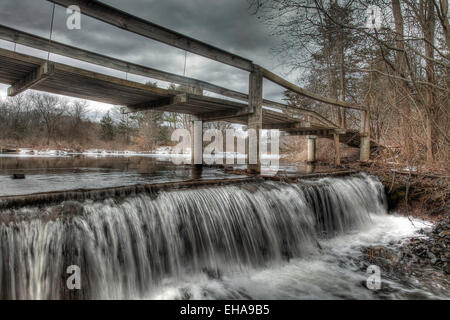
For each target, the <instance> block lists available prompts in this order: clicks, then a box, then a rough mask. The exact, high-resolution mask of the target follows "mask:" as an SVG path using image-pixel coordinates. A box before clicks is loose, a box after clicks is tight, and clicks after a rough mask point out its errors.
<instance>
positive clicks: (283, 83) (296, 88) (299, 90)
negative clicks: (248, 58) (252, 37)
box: [260, 67, 365, 110]
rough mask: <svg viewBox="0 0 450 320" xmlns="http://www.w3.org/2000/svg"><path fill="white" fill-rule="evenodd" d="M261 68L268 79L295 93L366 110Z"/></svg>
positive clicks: (340, 105)
mask: <svg viewBox="0 0 450 320" xmlns="http://www.w3.org/2000/svg"><path fill="white" fill-rule="evenodd" d="M260 68H261V70H262V74H263V76H264V78H266V79H268V80H270V81H272V82H274V83H276V84H278V85H280V86H282V87H283V88H285V89H288V90H291V91H293V92H295V93H298V94H300V95H302V96H305V97H308V98H311V99H313V100H316V101H321V102H324V103H327V104H331V105H335V106H339V107H343V108H349V109H357V110H364V109H365V108H363V107H360V106H355V105H351V104H349V103H347V102H345V101H339V100H336V99H331V98H327V97H323V96H321V95H318V94H316V93H314V92H311V91H309V90H306V89H303V88H300V87H299V86H297V85H295V84H293V83H291V82H289V81H287V80H285V79H283V78H281V77H280V76H278V75H276V74H275V73H273V72H271V71H269V70H267V69H265V68H262V67H260Z"/></svg>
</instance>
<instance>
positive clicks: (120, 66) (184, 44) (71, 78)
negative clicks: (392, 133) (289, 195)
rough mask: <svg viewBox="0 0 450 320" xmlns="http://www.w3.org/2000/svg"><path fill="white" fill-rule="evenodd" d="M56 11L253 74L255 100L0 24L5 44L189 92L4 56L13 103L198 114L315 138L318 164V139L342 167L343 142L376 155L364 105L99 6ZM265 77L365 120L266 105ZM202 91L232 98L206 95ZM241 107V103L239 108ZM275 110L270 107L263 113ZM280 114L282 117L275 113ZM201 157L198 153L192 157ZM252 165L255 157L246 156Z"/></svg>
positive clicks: (65, 2) (86, 2)
mask: <svg viewBox="0 0 450 320" xmlns="http://www.w3.org/2000/svg"><path fill="white" fill-rule="evenodd" d="M48 1H50V2H53V3H54V4H55V5H56V4H58V5H61V6H65V7H68V6H70V5H77V6H79V7H80V9H81V13H82V14H85V15H88V16H90V17H93V18H96V19H99V20H101V21H103V22H105V23H108V24H111V25H114V26H116V27H118V28H121V29H124V30H127V31H130V32H133V33H136V34H139V35H141V36H144V37H147V38H149V39H153V40H156V41H160V42H163V43H166V44H168V45H171V46H174V47H177V48H180V49H183V50H186V51H189V52H192V53H195V54H198V55H201V56H204V57H207V58H210V59H212V60H215V61H218V62H221V63H224V64H227V65H230V66H233V67H236V68H239V69H241V70H245V71H247V72H249V93H248V94H246V93H241V92H238V91H234V90H229V89H226V88H224V87H220V86H216V85H214V84H211V83H208V82H205V81H201V80H197V79H193V78H189V77H183V76H179V75H176V74H173V73H168V72H164V71H161V70H157V69H154V68H149V67H146V66H142V65H138V64H134V63H131V62H127V61H123V60H119V59H115V58H112V57H108V56H105V55H102V54H99V53H95V52H91V51H87V50H84V49H80V48H76V47H73V46H69V45H66V44H63V43H60V42H56V41H53V40H50V39H46V38H43V37H39V36H36V35H33V34H30V33H26V32H23V31H19V30H16V29H12V28H9V27H7V26H4V25H1V24H0V39H3V40H7V41H11V42H14V43H18V44H21V45H24V46H27V47H32V48H36V49H40V50H43V51H48V52H49V53H50V52H51V53H54V54H58V55H62V56H66V57H69V58H72V59H76V60H80V61H84V62H88V63H92V64H96V65H100V66H103V67H107V68H111V69H114V70H120V71H124V72H128V73H131V74H136V75H141V76H145V77H148V78H153V79H157V80H162V81H167V82H172V83H175V84H179V85H181V86H180V87H181V88H187V89H185V90H168V89H162V88H156V87H153V86H149V85H145V84H142V83H138V82H134V81H129V80H125V79H122V78H118V77H113V76H108V75H105V74H101V73H97V72H92V71H89V70H86V69H81V68H76V67H73V66H69V65H65V64H61V63H56V62H53V61H49V60H45V59H41V58H37V57H35V56H30V55H26V54H21V53H17V52H13V51H11V50H6V49H0V82H1V83H5V84H9V85H11V86H10V87H9V88H8V95H9V96H14V95H17V94H19V93H21V92H23V91H25V90H27V89H33V90H39V91H44V92H49V93H54V94H60V95H65V96H70V97H76V98H82V99H87V100H93V101H98V102H103V103H110V104H115V105H122V106H126V110H127V112H139V111H143V110H162V111H170V112H176V113H184V114H191V115H193V116H194V117H193V119H194V120H195V121H228V122H232V123H238V124H244V125H247V128H249V129H256V131H257V132H258V133H259V129H280V130H281V131H283V132H285V133H286V134H288V135H305V136H308V137H309V139H308V151H309V154H308V160H309V161H311V162H313V161H315V138H316V137H327V138H332V139H334V140H335V142H336V143H335V147H336V149H335V152H336V159H337V162H338V163H339V161H340V160H339V159H340V155H339V141H341V142H344V143H345V142H348V143H353V144H355V142H356V143H359V144H360V150H361V152H360V159H361V161H367V160H368V159H369V153H370V129H369V123H370V117H369V112H368V110H367V109H366V108H365V107H363V106H357V105H352V104H350V103H348V102H345V101H339V100H336V99H331V98H328V97H324V96H321V95H318V94H315V93H313V92H310V91H308V90H305V89H303V88H301V87H299V86H297V85H295V84H293V83H290V82H288V81H286V80H285V79H283V78H281V77H279V76H277V75H276V74H274V73H272V72H270V71H269V70H267V69H265V68H263V67H261V66H258V65H256V64H254V63H253V62H252V61H251V60H248V59H246V58H243V57H240V56H237V55H235V54H232V53H229V52H227V51H225V50H222V49H219V48H216V47H214V46H211V45H209V44H207V43H204V42H201V41H199V40H196V39H194V38H190V37H187V36H185V35H182V34H180V33H177V32H175V31H172V30H169V29H166V28H164V27H161V26H159V25H156V24H154V23H152V22H149V21H146V20H143V19H141V18H138V17H136V16H133V15H131V14H128V13H126V12H123V11H121V10H118V9H116V8H113V7H111V6H108V5H105V4H103V3H102V2H99V1H93V0H48ZM263 78H266V79H268V80H270V81H272V82H274V83H276V84H278V85H280V86H281V87H283V88H284V89H287V90H290V91H293V92H295V93H297V94H300V95H302V96H305V97H308V98H310V99H313V100H316V101H319V102H321V103H324V104H328V105H332V106H335V107H338V108H344V109H354V110H358V111H359V112H360V113H361V126H360V129H359V130H355V129H353V130H352V129H348V128H345V127H344V126H343V125H342V124H339V125H338V124H335V123H333V122H332V121H331V120H328V119H326V118H325V117H323V116H321V115H320V114H318V113H317V112H315V111H313V110H307V109H303V108H299V107H296V106H288V105H285V104H281V103H278V102H274V101H270V100H266V99H263ZM203 91H209V92H212V93H215V94H219V95H221V96H224V97H226V98H232V99H233V100H230V99H226V98H213V97H207V96H204V95H203ZM236 100H237V101H241V102H236ZM264 106H265V107H269V108H264ZM274 109H276V110H278V111H274ZM192 154H194V152H192ZM247 158H248V157H247ZM248 170H249V171H250V172H260V160H259V156H258V157H257V161H256V163H249V164H248Z"/></svg>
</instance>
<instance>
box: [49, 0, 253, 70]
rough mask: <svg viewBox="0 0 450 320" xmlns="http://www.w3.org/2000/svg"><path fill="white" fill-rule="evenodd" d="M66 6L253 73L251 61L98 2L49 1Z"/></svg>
mask: <svg viewBox="0 0 450 320" xmlns="http://www.w3.org/2000/svg"><path fill="white" fill-rule="evenodd" d="M48 1H50V2H53V3H56V4H59V5H61V6H64V7H68V6H71V5H77V6H79V7H80V9H81V13H82V14H85V15H88V16H90V17H93V18H95V19H98V20H101V21H103V22H106V23H108V24H111V25H114V26H116V27H118V28H120V29H124V30H127V31H130V32H133V33H136V34H139V35H141V36H144V37H147V38H150V39H153V40H157V41H160V42H163V43H166V44H168V45H171V46H174V47H177V48H180V49H183V50H186V51H189V52H192V53H195V54H198V55H201V56H204V57H206V58H209V59H212V60H215V61H219V62H222V63H225V64H228V65H230V66H233V67H236V68H239V69H242V70H246V71H251V70H252V61H251V60H248V59H246V58H243V57H240V56H238V55H236V54H233V53H230V52H227V51H225V50H222V49H220V48H217V47H215V46H212V45H210V44H207V43H205V42H202V41H199V40H197V39H194V38H191V37H188V36H185V35H183V34H181V33H178V32H175V31H172V30H170V29H167V28H164V27H162V26H159V25H157V24H155V23H152V22H150V21H147V20H144V19H142V18H139V17H136V16H134V15H131V14H129V13H127V12H124V11H121V10H119V9H116V8H114V7H111V6H109V5H106V4H104V3H101V2H99V1H93V0H48Z"/></svg>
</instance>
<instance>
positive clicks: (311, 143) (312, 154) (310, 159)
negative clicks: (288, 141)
mask: <svg viewBox="0 0 450 320" xmlns="http://www.w3.org/2000/svg"><path fill="white" fill-rule="evenodd" d="M316 139H317V136H307V140H308V156H307V161H306V162H307V163H314V162H316Z"/></svg>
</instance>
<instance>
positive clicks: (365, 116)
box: [359, 110, 370, 162]
mask: <svg viewBox="0 0 450 320" xmlns="http://www.w3.org/2000/svg"><path fill="white" fill-rule="evenodd" d="M360 135H361V142H360V147H359V149H360V155H359V160H360V161H364V162H365V161H369V159H370V111H369V110H362V111H361V129H360Z"/></svg>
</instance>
